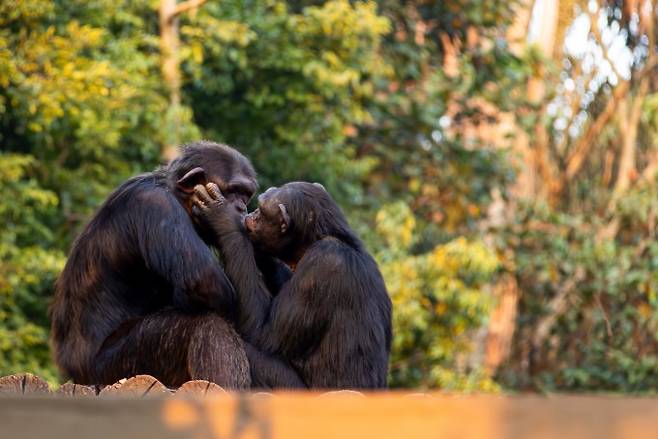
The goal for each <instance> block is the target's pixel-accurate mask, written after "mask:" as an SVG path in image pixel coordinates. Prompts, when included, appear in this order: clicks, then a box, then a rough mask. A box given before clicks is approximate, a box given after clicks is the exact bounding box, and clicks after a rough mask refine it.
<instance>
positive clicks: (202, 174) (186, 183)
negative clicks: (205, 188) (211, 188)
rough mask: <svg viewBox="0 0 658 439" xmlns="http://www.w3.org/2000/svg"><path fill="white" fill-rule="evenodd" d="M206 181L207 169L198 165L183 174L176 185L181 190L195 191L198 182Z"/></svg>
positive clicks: (203, 182)
mask: <svg viewBox="0 0 658 439" xmlns="http://www.w3.org/2000/svg"><path fill="white" fill-rule="evenodd" d="M205 183H206V171H204V169H203V168H200V167H197V168H194V169H192V170H191V171H190V172H188V173H187V174H185V175H183V177H181V179H180V180H178V181H177V182H176V185H177V186H178V188H179V189H180V190H182V191H183V192H186V193H192V192H194V186H196V185H197V184H205Z"/></svg>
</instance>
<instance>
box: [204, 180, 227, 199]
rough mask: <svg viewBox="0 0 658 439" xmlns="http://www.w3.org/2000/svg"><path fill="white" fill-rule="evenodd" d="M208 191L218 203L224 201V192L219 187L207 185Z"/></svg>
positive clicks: (211, 184)
mask: <svg viewBox="0 0 658 439" xmlns="http://www.w3.org/2000/svg"><path fill="white" fill-rule="evenodd" d="M206 189H207V190H208V193H209V194H210V195H211V196H212V197H213V198H214V199H215V200H217V201H224V194H222V191H221V190H220V189H219V186H217V185H216V184H215V183H208V184H207V185H206Z"/></svg>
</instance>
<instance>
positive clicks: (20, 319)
mask: <svg viewBox="0 0 658 439" xmlns="http://www.w3.org/2000/svg"><path fill="white" fill-rule="evenodd" d="M33 170H34V160H33V159H32V158H30V157H29V156H24V155H15V154H4V153H3V154H0V200H2V203H0V222H1V223H2V224H3V225H4V227H3V228H2V229H0V261H2V264H0V375H8V374H10V373H13V372H18V371H25V370H27V371H31V372H34V373H38V374H40V375H41V376H43V377H44V378H46V379H48V380H51V381H53V380H55V377H56V374H55V372H54V370H53V367H52V364H51V361H50V354H49V351H48V340H47V336H48V331H47V330H46V327H47V326H48V325H47V319H46V307H47V303H48V296H49V295H50V294H49V290H50V286H51V285H52V283H53V281H54V278H55V276H56V275H57V273H58V272H59V271H60V270H61V269H62V267H63V266H64V260H65V258H64V255H63V253H62V252H59V251H48V250H46V249H45V248H44V247H45V246H44V247H42V246H40V244H52V242H53V233H52V232H51V230H50V227H49V224H48V220H49V217H50V216H52V215H53V213H54V212H55V209H56V207H57V201H58V200H57V196H56V195H55V194H54V193H53V192H51V191H48V190H44V189H42V188H41V187H39V184H38V182H37V181H36V180H35V179H34V177H33ZM14 200H20V201H21V203H20V204H14V203H13V202H12V201H14Z"/></svg>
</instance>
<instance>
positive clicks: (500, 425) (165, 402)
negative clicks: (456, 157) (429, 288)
mask: <svg viewBox="0 0 658 439" xmlns="http://www.w3.org/2000/svg"><path fill="white" fill-rule="evenodd" d="M188 396H189V395H188ZM0 437H1V438H39V439H42V438H44V437H48V438H71V437H90V438H120V439H129V438H151V437H153V438H217V439H219V438H304V439H310V438H351V437H355V438H404V439H407V438H439V437H440V438H565V439H566V438H608V437H610V438H640V437H646V438H656V437H658V399H650V398H625V397H603V396H592V397H589V396H587V397H585V396H556V397H539V396H501V397H495V396H450V395H445V394H422V395H420V394H419V395H413V394H412V395H410V394H409V393H408V392H407V393H397V392H386V393H378V394H367V395H366V396H362V395H359V394H354V393H347V392H337V393H332V394H324V395H323V394H315V393H305V394H299V393H296V394H295V393H277V394H274V395H270V394H229V393H215V394H212V395H211V394H208V395H206V396H205V397H198V396H194V397H193V398H189V399H186V398H183V396H181V395H179V396H175V395H174V396H167V395H164V394H162V395H158V396H154V397H152V398H146V399H135V398H128V399H126V398H125V397H123V398H121V397H116V396H112V395H108V396H106V397H93V398H89V397H69V398H63V397H57V396H54V395H53V396H4V397H1V398H0Z"/></svg>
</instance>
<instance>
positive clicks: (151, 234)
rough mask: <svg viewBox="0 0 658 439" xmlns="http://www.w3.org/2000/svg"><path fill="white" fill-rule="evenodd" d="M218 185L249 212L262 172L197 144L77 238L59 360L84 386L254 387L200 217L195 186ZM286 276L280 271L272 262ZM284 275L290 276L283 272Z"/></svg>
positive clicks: (56, 316) (67, 274) (231, 302)
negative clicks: (154, 381)
mask: <svg viewBox="0 0 658 439" xmlns="http://www.w3.org/2000/svg"><path fill="white" fill-rule="evenodd" d="M208 182H213V183H214V184H217V185H218V186H219V187H221V188H222V190H224V191H225V193H226V194H227V205H228V206H229V207H230V208H231V209H232V210H233V211H234V212H235V213H236V215H241V214H244V213H245V212H246V203H247V202H248V201H249V199H250V198H251V196H252V195H253V193H254V191H255V190H256V180H255V172H254V170H253V168H252V166H251V164H250V163H249V161H248V160H247V159H246V158H245V157H243V156H242V155H241V154H240V153H238V152H237V151H236V150H234V149H232V148H230V147H228V146H225V145H219V144H215V143H211V142H199V143H196V144H192V145H188V146H187V147H185V148H184V149H183V150H182V154H181V156H180V157H179V158H178V159H176V160H174V161H172V162H171V163H170V164H169V165H167V166H165V167H163V168H160V169H158V170H156V171H154V172H150V173H146V174H143V175H140V176H137V177H134V178H132V179H130V180H129V181H127V182H125V183H124V184H122V185H121V186H120V187H119V188H117V189H116V190H115V191H114V193H112V194H111V195H110V196H109V197H108V199H107V200H106V201H105V203H104V204H103V205H102V206H101V207H100V208H99V210H98V212H97V213H96V215H95V216H94V217H93V219H92V220H91V221H90V222H89V224H88V225H87V226H86V228H85V229H84V230H83V232H82V233H81V234H80V235H79V236H78V238H77V239H76V241H75V242H74V244H73V246H72V249H71V251H70V254H69V258H68V261H67V264H66V266H65V268H64V270H63V272H62V274H61V275H60V277H59V279H58V281H57V284H56V289H55V297H54V301H53V304H52V306H51V309H50V313H51V320H52V344H53V351H54V357H55V361H56V363H57V364H58V366H59V367H60V369H61V371H62V373H63V374H64V375H65V376H67V377H70V378H72V379H73V380H74V381H75V382H76V383H83V384H102V383H106V384H107V383H113V382H115V381H117V380H118V379H121V378H123V377H129V376H133V375H136V374H151V375H153V376H155V377H156V378H158V379H160V380H161V381H162V382H163V383H164V384H166V385H169V386H177V385H180V384H182V383H183V382H185V381H187V380H190V379H207V380H210V381H213V382H216V383H218V384H220V385H221V386H224V387H227V388H246V387H248V386H249V385H250V373H249V365H248V361H247V357H246V354H245V350H244V343H243V341H242V340H241V339H240V337H239V336H238V334H237V333H236V331H235V330H234V328H233V322H234V321H235V320H236V318H237V312H238V306H237V305H238V303H237V297H236V293H235V290H234V288H233V286H232V285H231V283H230V282H229V279H228V278H227V276H226V274H225V272H224V270H223V269H222V267H221V265H220V264H219V263H218V261H217V258H216V256H215V254H214V253H213V251H212V250H211V248H210V247H209V246H208V244H207V243H206V242H205V241H204V239H203V238H206V237H207V236H208V231H206V230H204V229H203V226H202V225H201V224H199V223H198V222H195V221H194V219H193V217H192V216H191V208H192V205H191V196H192V193H193V187H194V185H195V184H206V183H208ZM270 272H272V273H276V269H270ZM284 278H285V274H284Z"/></svg>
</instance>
